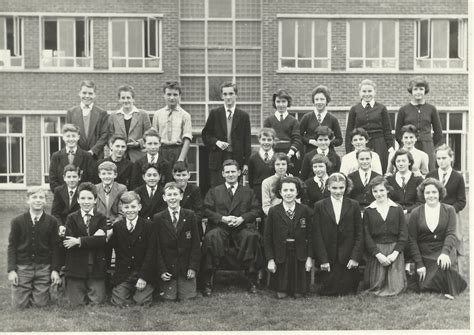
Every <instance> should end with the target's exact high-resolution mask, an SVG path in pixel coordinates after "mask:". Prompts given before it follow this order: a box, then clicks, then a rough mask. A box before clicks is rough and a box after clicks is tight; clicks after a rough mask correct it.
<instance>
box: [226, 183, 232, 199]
mask: <svg viewBox="0 0 474 335" xmlns="http://www.w3.org/2000/svg"><path fill="white" fill-rule="evenodd" d="M233 190H234V186H229V188H228V189H227V193H229V196H230V198H231V199H233V198H234V192H232V191H233Z"/></svg>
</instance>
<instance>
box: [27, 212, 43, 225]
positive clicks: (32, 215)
mask: <svg viewBox="0 0 474 335" xmlns="http://www.w3.org/2000/svg"><path fill="white" fill-rule="evenodd" d="M29 212H30V217H31V222H33V223H34V222H35V218H38V221H39V220H41V217H42V216H43V213H44V211H42V212H41V214H39V215H35V214H33V213H32V212H31V210H30V211H29Z"/></svg>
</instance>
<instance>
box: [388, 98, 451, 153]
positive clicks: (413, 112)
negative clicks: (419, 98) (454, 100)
mask: <svg viewBox="0 0 474 335" xmlns="http://www.w3.org/2000/svg"><path fill="white" fill-rule="evenodd" d="M407 124H412V125H414V126H415V127H416V129H417V130H418V141H433V143H434V145H435V147H436V146H438V145H440V144H441V143H442V142H443V129H442V126H441V119H440V117H439V113H438V111H437V110H436V107H435V106H433V105H430V104H428V103H425V104H423V105H421V107H420V110H419V111H418V108H417V107H416V106H414V105H413V104H411V103H408V104H406V105H405V106H403V107H401V108H400V109H399V110H398V115H397V123H396V126H395V137H396V139H397V141H398V142H399V143H400V144H401V143H402V127H403V126H404V125H407ZM432 127H433V137H432V136H431V128H432Z"/></svg>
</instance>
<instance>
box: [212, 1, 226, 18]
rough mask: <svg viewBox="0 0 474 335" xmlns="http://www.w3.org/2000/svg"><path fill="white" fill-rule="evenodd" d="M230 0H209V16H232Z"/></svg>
mask: <svg viewBox="0 0 474 335" xmlns="http://www.w3.org/2000/svg"><path fill="white" fill-rule="evenodd" d="M231 5H232V0H209V17H219V18H230V17H232V7H231Z"/></svg>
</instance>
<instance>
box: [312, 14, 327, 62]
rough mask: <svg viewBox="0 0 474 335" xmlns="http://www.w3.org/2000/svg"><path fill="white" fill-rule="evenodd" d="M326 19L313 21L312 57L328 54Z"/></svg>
mask: <svg viewBox="0 0 474 335" xmlns="http://www.w3.org/2000/svg"><path fill="white" fill-rule="evenodd" d="M327 45H328V21H327V20H315V21H314V57H327V56H328V47H327Z"/></svg>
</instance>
